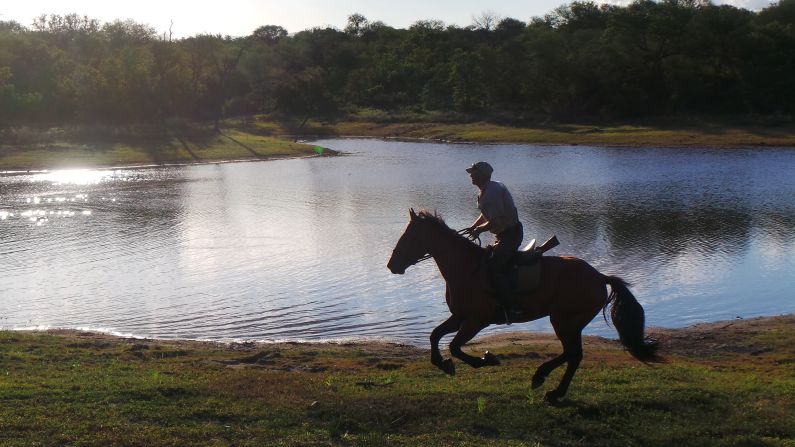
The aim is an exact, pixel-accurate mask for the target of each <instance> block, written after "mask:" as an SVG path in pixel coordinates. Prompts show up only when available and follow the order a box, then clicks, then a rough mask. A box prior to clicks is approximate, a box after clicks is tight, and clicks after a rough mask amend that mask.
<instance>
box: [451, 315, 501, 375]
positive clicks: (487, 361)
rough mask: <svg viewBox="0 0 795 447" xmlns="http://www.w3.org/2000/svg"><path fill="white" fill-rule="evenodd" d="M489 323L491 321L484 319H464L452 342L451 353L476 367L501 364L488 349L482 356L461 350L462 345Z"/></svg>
mask: <svg viewBox="0 0 795 447" xmlns="http://www.w3.org/2000/svg"><path fill="white" fill-rule="evenodd" d="M488 325H489V323H486V322H482V321H472V320H466V321H464V323H463V324H462V325H461V329H459V330H458V333H457V334H455V337H453V341H452V342H450V353H451V354H453V355H454V356H456V357H458V358H459V359H461V360H463V361H465V362H466V363H467V364H468V365H469V366H472V367H474V368H480V367H482V366H495V365H499V364H500V360H499V359H498V358H497V357H495V356H494V354H492V353H490V352H489V351H486V353H485V355H484V356H483V357H482V358H481V357H474V356H471V355H469V354H467V353H465V352H464V351H462V350H461V347H462V346H463V345H464V344H466V343H467V342H468V341H469V340H472V338H473V337H474V336H475V335H477V333H478V332H480V331H481V330H482V329H483V328H485V327H486V326H488Z"/></svg>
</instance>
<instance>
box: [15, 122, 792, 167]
mask: <svg viewBox="0 0 795 447" xmlns="http://www.w3.org/2000/svg"><path fill="white" fill-rule="evenodd" d="M298 139H300V141H301V142H300V143H299V142H297V141H298ZM323 139H380V140H385V141H409V142H427V143H437V144H481V145H486V144H488V145H505V144H513V145H517V144H521V145H536V146H592V147H610V148H649V147H654V148H704V149H712V148H714V149H748V148H752V149H762V148H771V149H780V148H785V149H791V148H795V129H790V128H789V127H781V128H778V127H771V128H764V127H758V126H757V127H747V126H746V127H740V126H717V125H703V126H701V127H685V126H678V127H677V126H663V125H658V126H655V125H610V126H607V125H605V126H598V125H581V124H569V125H566V124H562V125H557V126H535V127H511V126H506V125H500V124H492V123H487V122H473V123H454V124H448V123H438V122H372V121H343V122H337V123H333V124H329V123H318V122H312V121H310V122H309V123H307V126H306V129H305V131H304V132H303V133H301V134H300V135H295V134H290V132H288V129H286V128H284V127H283V126H281V125H279V124H278V123H274V122H271V121H257V122H255V123H254V124H252V125H251V126H249V127H246V128H241V127H234V126H232V127H228V128H225V129H224V131H223V133H221V134H216V135H210V136H207V135H195V136H192V137H190V136H188V137H167V138H164V139H161V140H157V141H154V142H151V141H150V142H149V143H142V142H140V141H134V140H130V139H127V140H125V139H121V140H118V141H114V142H104V143H92V142H90V141H86V140H80V139H75V140H74V141H69V142H58V141H51V142H49V143H37V144H20V145H16V146H14V145H9V144H0V173H3V174H9V173H12V172H19V171H33V170H36V171H41V170H54V169H77V168H98V169H99V168H101V169H118V168H136V167H149V166H168V165H180V166H181V165H191V164H197V163H198V164H212V163H229V162H236V161H260V160H274V159H283V158H294V157H302V156H312V155H317V148H316V147H314V146H313V145H311V144H307V142H311V141H317V140H323ZM293 140H296V141H293ZM327 150H328V149H327V148H322V149H321V151H327ZM330 152H331V154H332V155H336V151H330ZM321 155H325V154H322V153H321Z"/></svg>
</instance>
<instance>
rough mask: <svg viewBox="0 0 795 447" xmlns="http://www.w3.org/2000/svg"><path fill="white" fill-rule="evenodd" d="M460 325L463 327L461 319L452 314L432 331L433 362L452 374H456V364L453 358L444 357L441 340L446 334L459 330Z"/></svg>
mask: <svg viewBox="0 0 795 447" xmlns="http://www.w3.org/2000/svg"><path fill="white" fill-rule="evenodd" d="M459 327H461V319H460V318H458V317H456V316H451V317H450V318H448V319H447V320H446V321H445V322H444V323H442V324H440V325H439V326H437V327H436V329H434V330H433V331H432V332H431V363H433V364H434V365H436V366H437V367H438V368H439V369H441V370H442V371H444V372H446V373H447V374H450V375H453V374H455V365H453V361H452V360H451V359H444V358H442V353H441V352H439V340H441V339H442V337H444V336H445V335H447V334H450V333H452V332H455V331H457V330H458V328H459Z"/></svg>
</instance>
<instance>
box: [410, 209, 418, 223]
mask: <svg viewBox="0 0 795 447" xmlns="http://www.w3.org/2000/svg"><path fill="white" fill-rule="evenodd" d="M409 217H411V220H414V219H416V218H417V213H415V212H414V208H409Z"/></svg>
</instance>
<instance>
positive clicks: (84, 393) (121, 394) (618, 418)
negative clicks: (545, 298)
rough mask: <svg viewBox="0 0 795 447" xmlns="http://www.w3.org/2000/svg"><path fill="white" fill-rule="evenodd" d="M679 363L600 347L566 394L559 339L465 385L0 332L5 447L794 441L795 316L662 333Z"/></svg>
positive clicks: (328, 358)
mask: <svg viewBox="0 0 795 447" xmlns="http://www.w3.org/2000/svg"><path fill="white" fill-rule="evenodd" d="M657 334H658V335H659V336H661V337H662V339H663V348H664V349H663V354H664V355H665V356H666V358H667V362H666V363H662V364H656V365H651V366H648V365H644V364H642V363H639V362H637V361H635V360H633V359H631V358H630V357H629V355H628V354H627V353H625V352H623V351H622V349H621V348H620V346H619V345H618V344H617V343H616V342H614V341H610V340H605V339H600V338H588V339H587V340H586V345H585V359H584V361H583V364H582V366H581V369H580V371H579V372H578V374H577V376H576V377H575V380H574V383H573V385H572V387H571V389H570V394H569V397H568V398H567V399H566V400H565V401H563V402H562V403H561V404H560V405H557V406H550V405H547V404H545V403H543V401H542V399H543V393H544V391H545V390H548V389H549V388H550V387H551V386H553V385H554V384H555V383H556V382H557V380H559V378H560V375H561V373H562V372H561V371H557V372H556V373H554V374H553V375H552V376H551V377H550V379H549V380H548V382H547V384H546V385H545V386H544V387H543V388H542V389H540V390H531V389H530V386H529V385H530V376H531V375H532V372H533V371H534V369H535V368H536V367H537V366H538V365H539V364H540V363H541V362H543V361H544V360H545V359H548V358H550V357H551V356H553V355H555V354H556V353H557V352H558V350H559V345H558V343H557V341H556V340H555V339H554V338H553V337H551V336H548V335H543V334H541V335H539V334H527V333H524V334H523V333H506V334H504V335H501V336H497V337H491V338H487V339H482V340H481V341H480V342H479V343H477V344H475V345H474V346H471V347H470V348H469V350H470V351H471V352H482V350H484V349H486V348H489V349H492V350H493V351H494V352H495V353H496V354H497V355H498V356H499V358H500V359H501V361H502V365H501V366H498V367H493V368H490V369H481V370H474V369H470V368H468V367H466V366H464V365H461V364H460V362H459V363H458V364H459V367H458V374H457V375H456V376H455V377H448V376H445V375H444V374H443V373H441V372H440V371H438V370H436V369H435V368H434V367H432V366H431V365H430V363H429V361H428V353H427V352H426V351H425V350H422V349H418V348H413V347H407V346H400V345H393V344H385V343H349V344H292V343H286V344H253V343H251V344H233V345H219V344H211V343H202V342H163V341H159V342H156V341H151V340H134V339H122V338H115V337H110V336H105V335H98V334H87V333H71V332H62V333H27V332H0V402H2V405H0V445H20V446H21V445H140V446H159V445H164V446H165V445H174V446H176V445H218V446H225V445H252V446H254V445H257V446H259V445H287V446H306V445H317V446H326V445H371V446H390V445H407V446H409V445H410V446H416V445H423V446H453V445H455V446H458V445H464V446H466V445H471V446H484V445H514V446H521V445H526V446H539V445H543V446H551V445H588V446H591V445H622V446H623V445H639V446H650V445H651V446H667V445H679V446H690V445H694V446H695V445H699V446H700V445H719V446H748V445H754V446H793V445H795V416H793V415H794V414H795V368H793V364H795V348H793V346H795V317H792V316H790V317H775V318H768V319H754V320H747V321H743V320H737V321H732V322H726V323H721V324H713V325H707V326H702V327H695V328H689V329H685V330H665V331H662V330H659V331H657Z"/></svg>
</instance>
